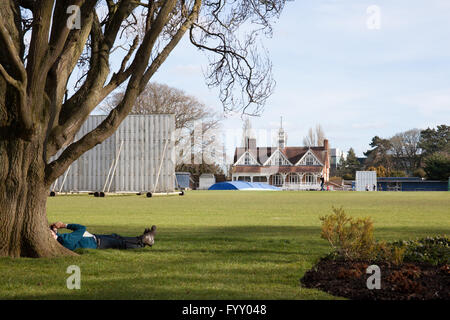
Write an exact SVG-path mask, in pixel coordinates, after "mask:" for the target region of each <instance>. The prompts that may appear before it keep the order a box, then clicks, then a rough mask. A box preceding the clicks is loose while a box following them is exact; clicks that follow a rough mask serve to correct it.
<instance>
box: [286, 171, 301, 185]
mask: <svg viewBox="0 0 450 320" xmlns="http://www.w3.org/2000/svg"><path fill="white" fill-rule="evenodd" d="M288 181H289V183H290V184H299V183H300V177H299V176H298V175H297V174H295V173H291V174H290V175H289V179H288Z"/></svg>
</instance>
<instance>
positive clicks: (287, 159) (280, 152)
mask: <svg viewBox="0 0 450 320" xmlns="http://www.w3.org/2000/svg"><path fill="white" fill-rule="evenodd" d="M276 154H280V155H281V156H282V157H283V158H284V159H285V160H286V161H287V162H289V164H290V165H291V166H293V165H294V164H293V163H292V162H291V161H289V158H288V157H287V156H286V154H285V153H284V152H282V151H281V150H280V149H277V150H275V151H274V152H273V153H272V155H271V156H270V157H269V158H268V159H267V160H266V161H265V162H264V163H263V165H267V162H269V161H270V160H271V159H272V158H273V157H275V155H276Z"/></svg>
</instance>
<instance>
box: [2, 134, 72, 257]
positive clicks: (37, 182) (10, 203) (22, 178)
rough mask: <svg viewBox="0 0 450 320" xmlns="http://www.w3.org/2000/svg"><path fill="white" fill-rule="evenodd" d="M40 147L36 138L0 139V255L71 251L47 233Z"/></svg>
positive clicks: (25, 255) (34, 255)
mask: <svg viewBox="0 0 450 320" xmlns="http://www.w3.org/2000/svg"><path fill="white" fill-rule="evenodd" d="M42 148H43V144H42V143H39V142H38V141H31V142H26V141H23V140H21V139H14V138H11V139H1V140H0V256H9V257H53V256H61V255H71V254H73V253H72V252H71V251H69V250H67V249H65V248H64V247H63V246H61V245H60V244H59V243H58V242H57V241H56V240H55V239H53V237H52V236H51V233H50V229H49V225H48V221H47V216H46V202H47V193H48V186H47V185H45V183H44V168H45V166H44V161H43V159H42V150H41V149H42Z"/></svg>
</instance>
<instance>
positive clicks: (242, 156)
mask: <svg viewBox="0 0 450 320" xmlns="http://www.w3.org/2000/svg"><path fill="white" fill-rule="evenodd" d="M247 153H248V154H249V155H250V157H252V158H253V160H254V161H255V162H256V165H261V163H259V162H258V160H256V156H255V155H253V154H252V153H251V152H250V151H249V150H247V151H245V152H244V153H243V154H242V155H241V156H240V157H239V159H237V160H236V161H235V162H234V163H235V164H236V163H238V162H239V161H241V160H242V159H243V158H244V156H245V154H247Z"/></svg>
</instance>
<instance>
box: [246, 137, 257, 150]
mask: <svg viewBox="0 0 450 320" xmlns="http://www.w3.org/2000/svg"><path fill="white" fill-rule="evenodd" d="M248 149H249V150H255V149H256V139H255V138H249V139H248Z"/></svg>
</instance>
